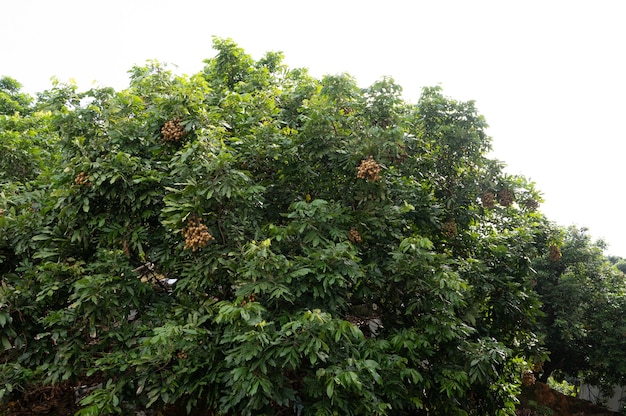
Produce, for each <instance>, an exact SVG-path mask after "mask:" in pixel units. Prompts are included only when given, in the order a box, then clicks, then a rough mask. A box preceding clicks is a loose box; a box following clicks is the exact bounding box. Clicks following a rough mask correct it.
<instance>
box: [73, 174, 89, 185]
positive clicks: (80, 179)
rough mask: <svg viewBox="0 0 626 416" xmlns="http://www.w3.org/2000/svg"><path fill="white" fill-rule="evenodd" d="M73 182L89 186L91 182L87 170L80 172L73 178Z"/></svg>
mask: <svg viewBox="0 0 626 416" xmlns="http://www.w3.org/2000/svg"><path fill="white" fill-rule="evenodd" d="M74 183H75V184H76V185H78V186H83V185H85V186H91V182H90V181H89V174H88V173H87V172H80V173H79V174H78V175H76V177H75V178H74Z"/></svg>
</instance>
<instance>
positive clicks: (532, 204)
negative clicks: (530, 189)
mask: <svg viewBox="0 0 626 416" xmlns="http://www.w3.org/2000/svg"><path fill="white" fill-rule="evenodd" d="M524 205H525V206H526V209H528V210H529V211H533V212H534V211H536V210H537V208H539V202H537V200H535V199H533V198H529V199H527V200H526V201H524Z"/></svg>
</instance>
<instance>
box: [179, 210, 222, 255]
mask: <svg viewBox="0 0 626 416" xmlns="http://www.w3.org/2000/svg"><path fill="white" fill-rule="evenodd" d="M183 236H184V237H185V247H184V249H185V250H191V251H196V250H198V249H201V248H202V247H206V245H207V244H209V243H210V242H211V241H213V240H215V238H214V237H213V236H212V235H211V233H210V232H209V229H208V227H207V226H206V225H204V224H203V223H202V220H201V219H200V218H198V217H191V218H190V219H189V221H187V227H185V228H183Z"/></svg>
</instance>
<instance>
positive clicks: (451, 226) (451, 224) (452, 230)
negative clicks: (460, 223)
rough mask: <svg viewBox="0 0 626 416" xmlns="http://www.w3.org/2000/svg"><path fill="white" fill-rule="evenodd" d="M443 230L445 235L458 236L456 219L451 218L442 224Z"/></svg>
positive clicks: (449, 236)
mask: <svg viewBox="0 0 626 416" xmlns="http://www.w3.org/2000/svg"><path fill="white" fill-rule="evenodd" d="M441 232H442V234H443V235H444V236H445V237H448V238H452V237H454V236H456V235H457V234H458V233H459V232H458V230H457V228H456V221H454V219H450V220H448V221H446V222H444V223H443V224H441Z"/></svg>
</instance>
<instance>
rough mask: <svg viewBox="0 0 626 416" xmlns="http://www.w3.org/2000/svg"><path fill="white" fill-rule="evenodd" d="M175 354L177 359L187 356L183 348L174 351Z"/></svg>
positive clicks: (184, 358) (183, 358)
mask: <svg viewBox="0 0 626 416" xmlns="http://www.w3.org/2000/svg"><path fill="white" fill-rule="evenodd" d="M176 356H177V357H178V359H179V360H186V359H187V358H189V354H187V352H186V351H185V350H180V351H178V352H177V353H176Z"/></svg>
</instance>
